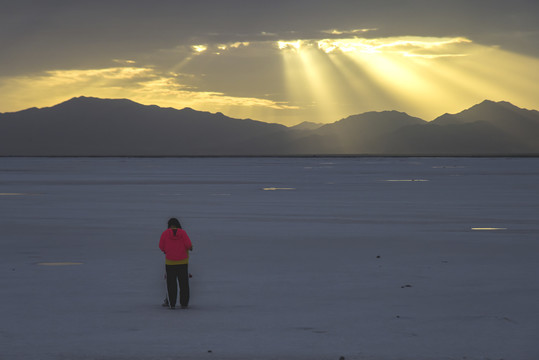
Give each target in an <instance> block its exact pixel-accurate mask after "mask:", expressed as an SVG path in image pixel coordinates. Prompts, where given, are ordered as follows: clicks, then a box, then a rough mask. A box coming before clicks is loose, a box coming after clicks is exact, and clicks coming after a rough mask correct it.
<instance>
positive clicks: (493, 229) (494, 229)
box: [472, 227, 507, 231]
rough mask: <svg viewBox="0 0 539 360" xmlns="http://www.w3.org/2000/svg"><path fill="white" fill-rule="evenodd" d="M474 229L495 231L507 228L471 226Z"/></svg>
mask: <svg viewBox="0 0 539 360" xmlns="http://www.w3.org/2000/svg"><path fill="white" fill-rule="evenodd" d="M472 230H474V231H497V230H507V228H494V227H492V228H490V227H489V228H472Z"/></svg>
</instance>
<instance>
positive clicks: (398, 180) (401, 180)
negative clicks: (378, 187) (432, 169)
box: [380, 179, 430, 182]
mask: <svg viewBox="0 0 539 360" xmlns="http://www.w3.org/2000/svg"><path fill="white" fill-rule="evenodd" d="M380 181H386V182H414V181H417V182H423V181H430V180H425V179H394V180H380Z"/></svg>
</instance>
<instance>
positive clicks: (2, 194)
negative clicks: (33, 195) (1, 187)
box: [0, 193, 30, 196]
mask: <svg viewBox="0 0 539 360" xmlns="http://www.w3.org/2000/svg"><path fill="white" fill-rule="evenodd" d="M24 195H30V194H24V193H0V196H24Z"/></svg>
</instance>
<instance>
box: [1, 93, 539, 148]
mask: <svg viewBox="0 0 539 360" xmlns="http://www.w3.org/2000/svg"><path fill="white" fill-rule="evenodd" d="M262 155H268V156H269V155H277V156H285V155H402V156H405V155H417V156H467V155H470V156H505V155H513V156H514V155H539V112H538V111H535V110H526V109H521V108H518V107H516V106H514V105H512V104H510V103H508V102H503V101H502V102H493V101H489V100H485V101H483V102H482V103H480V104H477V105H474V106H472V107H471V108H469V109H466V110H464V111H462V112H460V113H457V114H444V115H442V116H440V117H438V118H436V119H435V120H433V121H430V122H428V121H425V120H422V119H419V118H416V117H412V116H409V115H408V114H406V113H402V112H397V111H382V112H366V113H363V114H358V115H352V116H349V117H347V118H345V119H342V120H339V121H336V122H334V123H330V124H325V125H323V124H315V123H309V122H306V123H302V124H299V125H296V126H292V127H287V126H284V125H280V124H271V123H266V122H262V121H255V120H250V119H234V118H230V117H227V116H225V115H223V114H221V113H215V114H213V113H208V112H202V111H196V110H193V109H190V108H185V109H182V110H178V109H172V108H161V107H158V106H155V105H150V106H147V105H141V104H138V103H136V102H133V101H131V100H126V99H99V98H90V97H76V98H73V99H70V100H68V101H66V102H63V103H61V104H58V105H55V106H52V107H47V108H40V109H38V108H30V109H27V110H22V111H18V112H12V113H0V156H262Z"/></svg>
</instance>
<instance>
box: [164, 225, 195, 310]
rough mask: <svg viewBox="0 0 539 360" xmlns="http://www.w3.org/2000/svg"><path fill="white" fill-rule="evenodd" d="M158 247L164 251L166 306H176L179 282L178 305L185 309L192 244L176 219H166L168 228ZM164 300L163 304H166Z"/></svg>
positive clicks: (186, 305) (187, 298)
mask: <svg viewBox="0 0 539 360" xmlns="http://www.w3.org/2000/svg"><path fill="white" fill-rule="evenodd" d="M159 248H160V249H161V251H163V252H164V253H165V268H166V274H167V292H168V306H169V307H170V308H171V309H175V308H176V299H177V294H178V286H177V284H180V305H181V307H182V309H186V308H187V307H188V305H189V296H190V294H189V270H188V264H189V251H192V250H193V245H192V244H191V239H189V236H188V235H187V233H186V232H185V230H183V229H182V226H181V224H180V222H179V220H178V219H176V218H171V219H170V220H169V221H168V229H167V230H165V231H163V233H162V234H161V238H160V240H159ZM166 302H167V301H165V304H163V305H165V306H166Z"/></svg>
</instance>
